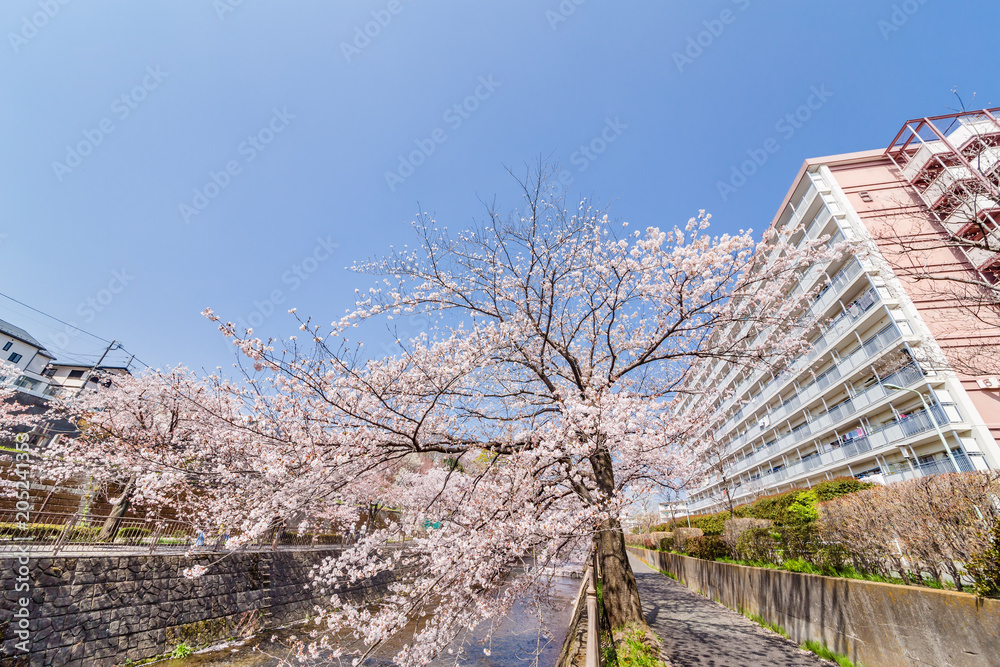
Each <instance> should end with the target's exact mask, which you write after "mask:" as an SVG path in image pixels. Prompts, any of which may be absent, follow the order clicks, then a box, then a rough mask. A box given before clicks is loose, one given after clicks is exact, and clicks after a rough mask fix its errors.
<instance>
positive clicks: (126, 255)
mask: <svg viewBox="0 0 1000 667" xmlns="http://www.w3.org/2000/svg"><path fill="white" fill-rule="evenodd" d="M63 1H66V0H63ZM577 2H579V3H580V4H575V3H574V2H573V0H564V1H563V2H562V4H561V5H560V3H559V2H558V1H557V0H542V1H540V2H539V1H534V2H528V1H522V0H502V1H501V0H493V1H479V2H457V1H454V0H453V1H451V2H436V3H432V2H430V1H429V0H398V2H397V1H393V2H390V1H388V0H375V1H365V2H350V3H349V2H319V1H305V0H302V1H299V2H280V3H279V2H263V1H261V0H253V1H251V0H243V2H240V3H238V4H237V0H217V1H216V2H214V3H213V1H212V0H197V1H193V0H189V1H187V2H176V1H170V2H168V1H166V0H159V1H145V2H135V1H132V2H125V1H121V0H119V1H111V0H108V1H104V2H99V3H87V2H83V1H82V0H76V1H73V2H67V4H65V5H62V4H60V1H59V0H5V1H4V2H3V5H2V8H0V28H2V32H3V34H4V38H3V43H2V44H0V90H2V91H3V95H2V96H0V118H2V119H3V123H2V125H0V234H3V236H2V237H0V258H2V262H3V274H2V275H3V280H2V284H0V291H2V292H3V293H4V294H8V295H11V296H13V297H15V298H17V299H20V300H22V301H24V302H25V303H28V304H31V305H32V306H34V307H36V308H38V309H40V310H42V311H45V312H47V313H51V314H52V315H55V316H56V317H59V318H61V319H64V320H66V321H69V322H73V323H75V324H78V325H79V326H82V327H83V328H85V329H87V330H89V331H92V332H94V333H95V334H97V335H99V336H102V337H104V338H107V339H117V340H122V341H124V342H125V344H126V346H127V348H128V349H129V350H130V351H131V352H134V353H136V354H138V356H139V357H140V358H141V359H143V360H144V361H146V362H147V363H150V364H153V365H172V364H175V363H179V362H184V363H187V364H188V365H191V366H195V367H202V366H205V367H214V366H216V365H220V364H221V365H228V364H229V363H230V362H231V361H232V352H231V348H230V347H229V346H228V344H227V343H226V342H225V341H224V340H223V339H222V338H221V336H220V335H219V334H218V333H217V332H216V331H215V329H214V327H213V326H212V325H211V324H210V323H209V322H207V321H206V320H205V319H204V318H202V317H201V316H200V315H199V312H200V311H201V310H202V309H203V308H205V307H206V306H211V307H212V308H214V309H215V311H216V312H217V313H219V314H220V315H221V316H223V317H224V318H228V319H233V320H235V319H237V318H243V319H244V320H247V319H248V318H250V317H251V316H252V314H253V313H254V312H255V311H257V312H262V311H265V312H263V314H267V313H266V311H268V310H269V306H268V304H267V303H265V301H269V300H270V298H271V296H272V295H273V294H274V293H275V292H276V291H280V294H279V296H280V297H281V303H280V304H278V305H277V307H276V310H277V311H278V313H277V314H274V315H271V316H270V317H267V318H263V317H262V316H261V315H257V316H256V317H255V318H254V319H255V320H261V319H263V322H262V324H260V325H259V326H258V327H257V330H258V331H259V332H261V333H264V334H282V335H288V334H289V333H292V332H293V330H294V327H295V325H294V323H292V322H291V321H290V320H289V318H288V316H287V315H285V314H284V313H285V311H286V310H287V309H288V308H289V307H291V306H296V307H298V308H299V311H300V312H308V313H312V314H314V315H317V316H318V317H319V318H320V321H323V322H329V321H330V320H331V319H334V318H335V317H336V316H338V315H340V314H341V313H343V312H344V310H345V309H346V308H347V307H348V306H350V305H351V302H352V296H353V292H354V288H355V287H360V286H364V285H366V284H367V279H366V278H365V277H363V276H358V275H355V274H352V273H350V272H348V271H346V270H345V267H346V266H347V265H349V264H350V263H352V262H353V261H354V260H357V259H363V258H366V257H369V256H372V255H378V254H381V253H383V252H384V251H385V250H386V249H387V248H388V246H389V245H390V244H393V243H397V244H402V243H406V242H409V241H410V238H411V237H410V227H409V224H410V222H411V220H412V219H413V216H414V213H415V212H416V211H417V202H418V201H419V203H420V206H421V208H422V209H423V210H426V211H431V212H434V213H435V214H436V216H437V220H438V221H439V223H441V224H444V225H447V226H449V227H452V228H456V227H462V226H465V225H467V224H468V223H469V221H470V220H471V219H472V218H473V216H474V215H477V214H478V213H479V212H480V211H481V204H480V203H479V201H478V198H491V197H492V196H493V195H494V194H498V195H499V196H500V198H501V199H502V200H503V199H506V200H508V201H512V200H511V193H512V188H511V183H510V181H509V177H507V176H506V175H505V173H504V165H505V164H506V165H514V166H521V165H523V164H524V163H525V162H526V161H533V160H535V159H537V157H538V156H539V155H543V156H550V157H551V159H552V160H553V161H558V162H560V163H561V164H562V165H563V166H564V167H565V168H566V169H567V171H568V176H570V177H572V183H571V184H570V186H569V190H570V192H571V194H572V196H574V197H575V196H577V195H579V194H581V193H582V194H586V195H594V196H596V197H597V198H599V199H601V200H604V201H609V200H614V201H615V203H614V205H613V212H614V213H615V214H617V216H619V217H621V218H623V219H625V220H628V221H629V222H631V223H632V224H633V225H648V224H653V225H672V224H674V223H678V222H683V221H685V220H686V219H687V218H688V217H689V216H691V215H692V214H694V213H695V212H696V211H697V210H698V209H700V208H705V209H708V210H709V211H710V212H712V213H713V215H714V219H715V222H716V227H715V229H716V230H717V231H723V230H734V229H738V228H745V227H752V228H754V229H755V230H757V231H758V232H759V231H761V230H762V229H763V228H764V227H766V226H767V223H768V222H769V221H770V219H771V217H772V216H773V214H774V212H775V209H776V207H777V206H778V204H779V202H780V200H781V198H782V196H783V195H784V193H785V191H786V190H787V189H788V187H789V185H790V182H791V179H792V177H793V176H794V174H795V172H796V170H797V169H798V167H799V166H800V164H801V163H802V161H803V160H804V159H805V158H807V157H811V156H818V155H827V154H834V153H843V152H850V151H856V150H865V149H872V148H881V147H884V146H885V145H887V143H888V142H889V141H890V140H891V139H892V137H893V135H894V134H895V132H896V131H897V130H898V128H899V127H900V126H901V125H902V123H903V122H904V121H905V120H907V119H909V118H913V117H917V116H923V115H932V114H939V113H947V112H948V111H949V107H955V106H957V101H956V100H955V98H954V97H953V96H952V95H951V93H950V90H951V89H952V88H953V87H957V88H958V89H959V91H960V93H961V94H962V95H963V97H964V98H965V100H966V102H967V103H969V102H970V98H971V97H972V93H973V92H975V93H976V97H975V101H974V102H972V105H973V106H986V105H998V104H1000V67H998V66H997V61H996V55H995V48H994V45H995V40H996V32H997V29H998V28H1000V3H997V2H995V0H981V1H978V2H973V1H964V2H963V1H949V2H946V1H945V0H908V1H907V2H899V1H894V0H842V1H840V2H829V1H828V2H815V1H814V2H803V1H802V0H770V1H768V2H764V0H712V1H704V0H699V1H697V2H696V1H689V2H679V1H673V2H663V1H652V0H646V1H637V2H627V3H625V2H609V1H607V0H604V1H602V0H584V1H582V2H581V1H580V0H577ZM560 7H562V12H561V13H560ZM229 10H231V11H229ZM46 11H47V12H48V14H51V16H49V15H47V14H46ZM373 12H374V15H373ZM724 12H725V13H724ZM376 20H381V22H382V23H383V24H384V25H379V24H377V23H371V24H369V23H370V22H372V21H376ZM706 22H707V23H706ZM366 24H369V25H367V29H368V32H369V33H371V34H374V37H367V36H365V37H358V33H359V32H360V33H362V34H363V32H364V31H365V29H366ZM39 26H40V27H39ZM355 40H357V41H356V42H355ZM366 40H367V41H366ZM689 40H693V41H689ZM699 40H700V41H701V43H702V45H701V46H697V42H698V41H699ZM692 43H694V44H695V45H696V46H692ZM345 45H346V46H345ZM699 49H700V52H699ZM686 51H687V53H685V52H686ZM484 82H485V83H484ZM813 87H815V88H816V89H817V90H822V91H823V95H822V97H823V98H826V99H823V100H821V99H820V98H819V97H814V98H813V99H812V102H813V103H814V106H815V107H818V108H816V109H815V110H813V111H812V112H811V117H810V118H809V119H808V120H807V121H805V122H803V123H798V125H799V127H794V126H792V125H790V124H785V125H782V126H780V127H779V126H778V125H777V123H778V122H779V120H781V119H782V118H783V117H784V116H785V115H786V114H789V113H793V114H794V113H795V112H796V110H797V109H798V107H800V105H803V104H805V103H806V102H807V100H809V96H810V95H811V94H812V93H811V89H813ZM477 94H478V98H477V97H476V95H477ZM123 96H124V97H123ZM470 96H471V97H470ZM456 104H458V105H464V107H462V106H460V107H459V108H460V111H456V110H455V109H454V105H456ZM102 128H103V129H102ZM106 130H110V131H106ZM602 134H603V138H602ZM250 137H254V139H253V141H250V140H249V138H250ZM435 138H436V139H437V141H435ZM769 138H773V139H775V140H777V142H778V144H779V145H780V150H778V152H777V153H775V154H772V155H770V156H769V158H768V160H767V162H766V163H765V164H764V165H763V166H761V167H760V168H759V170H758V172H757V173H756V174H754V175H753V176H752V177H751V178H750V179H748V181H747V182H746V184H745V185H743V186H742V187H740V188H739V189H737V190H736V191H735V192H730V193H728V196H727V198H726V200H725V201H723V198H722V197H721V196H720V193H719V187H718V182H719V181H724V180H727V179H728V178H729V176H730V174H731V168H732V166H733V165H738V164H739V163H740V162H742V161H743V160H745V159H747V151H748V150H751V151H752V150H754V149H758V148H760V147H761V146H762V145H763V144H764V142H765V141H766V140H767V139H769ZM611 139H613V141H610V140H611ZM81 142H82V146H81ZM417 142H419V144H420V145H423V147H424V150H425V152H430V150H429V147H431V146H433V152H430V155H427V156H424V155H416V156H415V159H414V162H421V164H420V165H419V166H417V167H416V168H415V169H413V172H412V173H410V171H409V169H408V168H407V166H404V167H403V168H402V169H401V170H400V155H403V156H409V155H410V153H411V152H412V151H415V150H420V149H419V148H418V143H417ZM592 142H593V146H594V147H595V150H597V149H601V148H602V147H603V152H602V153H601V154H599V155H598V154H596V153H591V156H592V157H593V158H594V159H591V158H590V157H588V156H586V155H585V154H583V153H582V152H579V151H580V147H581V146H582V145H588V144H591V143H592ZM602 142H605V143H604V144H603V145H602ZM254 143H256V146H255V145H254ZM67 147H70V148H71V149H72V151H73V153H72V154H67V153H68V151H67ZM77 149H79V150H77ZM81 153H87V154H86V155H81ZM251 158H252V159H251ZM407 159H408V158H407ZM227 166H228V167H229V168H230V171H231V173H225V172H226V170H227ZM584 167H585V168H584ZM210 172H213V173H215V174H216V176H215V178H216V181H218V183H220V186H213V185H210V186H209V187H208V188H207V190H208V192H207V193H206V192H205V186H206V184H211V183H212V180H211V177H210ZM386 172H396V175H397V177H399V178H398V179H397V178H392V179H389V180H392V181H393V182H392V184H391V185H392V187H390V184H389V183H387V178H386ZM222 185H224V187H222ZM196 189H198V190H199V191H201V192H202V193H203V194H204V195H206V198H205V199H204V200H202V199H200V198H199V197H200V195H196V193H195V190H196ZM208 194H212V195H214V197H212V198H211V199H208V198H207V195H208ZM181 205H184V206H186V207H190V208H189V209H187V208H186V209H182V208H181ZM199 206H200V207H201V208H200V209H199V208H198V207H199ZM333 246H336V247H333ZM317 258H319V259H317ZM324 258H326V259H324ZM296 267H298V268H297V269H296ZM296 271H298V272H297V273H296ZM255 301H256V302H257V304H258V305H255ZM0 318H3V319H8V320H10V321H12V322H14V323H15V324H18V325H21V326H23V327H25V328H26V329H28V330H29V331H31V332H32V333H33V334H34V335H35V336H36V337H38V338H39V339H41V340H42V341H43V342H44V343H46V345H47V346H48V347H49V348H50V349H51V350H52V351H53V352H55V353H56V354H57V355H58V356H59V357H60V358H62V359H83V360H86V359H93V358H94V357H93V356H92V355H94V354H95V353H97V352H99V351H100V349H101V348H102V347H103V344H102V343H101V342H100V341H98V340H95V339H93V338H90V337H89V336H86V335H82V334H80V335H66V334H65V332H61V330H62V329H63V327H61V326H60V325H57V324H55V323H53V322H52V321H50V320H47V319H46V318H44V317H42V316H40V315H38V314H36V313H32V312H30V311H27V310H25V309H23V308H21V307H19V306H16V305H15V304H12V303H11V302H10V301H8V300H6V299H0ZM60 333H62V335H60Z"/></svg>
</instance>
